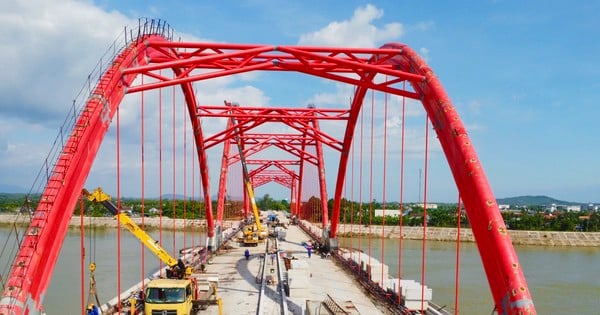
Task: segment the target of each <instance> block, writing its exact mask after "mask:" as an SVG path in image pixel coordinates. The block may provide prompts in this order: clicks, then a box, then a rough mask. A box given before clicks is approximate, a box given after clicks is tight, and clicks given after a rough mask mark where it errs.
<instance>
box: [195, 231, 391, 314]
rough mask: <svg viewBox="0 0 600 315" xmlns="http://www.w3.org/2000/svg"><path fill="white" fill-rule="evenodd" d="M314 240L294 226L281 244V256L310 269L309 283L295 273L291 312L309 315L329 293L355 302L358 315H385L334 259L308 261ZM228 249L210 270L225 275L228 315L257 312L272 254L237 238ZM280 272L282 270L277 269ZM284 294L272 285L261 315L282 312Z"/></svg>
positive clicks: (222, 291)
mask: <svg viewBox="0 0 600 315" xmlns="http://www.w3.org/2000/svg"><path fill="white" fill-rule="evenodd" d="M309 239H310V238H309V236H308V235H307V234H306V233H305V232H304V231H302V230H301V229H300V227H298V226H296V225H290V226H288V229H287V235H286V237H285V240H283V241H280V244H279V246H280V247H279V249H280V253H284V254H280V256H282V255H286V256H288V257H290V256H291V257H293V258H295V260H294V264H295V265H296V266H302V268H304V267H308V268H307V269H306V272H307V273H308V277H307V279H308V281H307V283H304V281H302V280H301V278H302V275H301V276H300V277H299V278H298V279H292V278H291V277H292V276H291V275H290V279H291V280H290V292H289V297H287V304H288V310H289V312H288V314H305V313H304V311H305V309H306V305H307V302H306V301H307V300H310V301H323V300H325V299H326V298H327V295H329V296H331V297H332V298H333V299H334V300H335V301H337V302H338V303H339V304H341V305H344V304H345V302H346V301H352V305H353V306H354V307H355V310H354V311H355V312H354V314H357V312H358V313H359V314H375V315H377V314H383V312H382V311H381V310H380V309H379V308H378V307H377V305H376V302H373V301H371V300H370V299H369V297H368V295H367V294H365V292H364V291H363V290H364V289H363V287H362V286H361V285H360V284H359V283H358V282H357V281H356V280H354V279H353V278H352V277H351V276H350V275H349V274H348V273H347V272H346V271H344V270H343V269H342V268H341V267H340V266H338V265H337V264H336V263H335V261H334V260H333V259H330V258H321V257H320V256H318V255H314V254H313V255H312V257H311V258H309V257H308V254H307V251H306V249H305V248H304V246H303V245H302V243H303V242H306V241H308V240H309ZM225 248H226V249H221V250H220V251H219V252H218V253H217V255H215V256H213V258H212V261H211V263H210V264H209V265H208V266H207V272H211V273H212V272H216V273H218V274H219V278H220V283H219V289H218V296H219V297H220V298H221V299H222V301H223V314H235V315H246V314H248V315H250V314H256V313H257V307H258V296H259V291H260V283H258V282H257V281H256V279H257V276H258V275H259V268H260V259H261V258H260V257H261V254H264V253H265V250H266V248H265V245H264V243H261V244H259V246H257V247H241V246H239V245H238V244H237V243H236V242H235V241H234V240H231V241H230V242H229V243H227V244H226V246H225ZM245 249H249V250H250V253H251V256H250V259H249V260H246V259H245V257H244V250H245ZM266 259H267V261H266V264H267V266H266V267H267V268H266V269H267V272H270V269H271V267H272V266H273V265H271V259H270V257H269V256H267V257H266ZM282 264H283V259H282ZM273 268H275V266H273ZM292 269H293V268H292ZM275 272H277V271H276V269H275ZM298 272H300V273H302V272H303V271H300V269H298ZM278 292H279V291H278V289H277V285H267V286H266V288H265V297H264V299H263V311H262V312H261V314H267V315H270V314H281V311H280V306H279V297H280V296H279V293H278ZM311 307H312V306H311ZM350 308H352V307H349V310H350ZM203 313H204V314H211V315H212V314H215V315H216V314H218V308H217V307H216V306H211V307H209V308H208V310H207V311H205V312H203ZM351 314H352V313H351Z"/></svg>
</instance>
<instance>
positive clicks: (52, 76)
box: [0, 0, 132, 124]
mask: <svg viewBox="0 0 600 315" xmlns="http://www.w3.org/2000/svg"><path fill="white" fill-rule="evenodd" d="M129 24H132V21H131V20H130V19H128V18H126V17H125V16H123V15H121V14H119V13H117V12H111V13H109V12H104V11H102V10H100V9H99V8H97V7H94V6H92V5H91V4H89V3H85V2H76V1H55V0H51V1H3V2H2V4H0V25H2V27H3V32H2V35H0V46H2V47H3V49H2V50H0V68H2V69H3V71H2V72H0V94H1V95H2V103H3V106H2V109H0V111H1V112H2V114H3V115H9V116H13V115H15V116H20V115H23V116H25V117H24V118H23V119H26V120H31V121H36V120H39V121H47V122H48V123H54V124H56V122H57V121H58V120H60V119H58V120H53V119H52V118H55V119H56V118H58V117H61V116H62V115H64V114H65V113H66V112H67V110H68V108H69V105H70V102H71V99H72V98H73V96H74V95H75V93H76V92H77V91H78V90H79V88H80V86H81V85H82V84H83V81H84V79H85V78H86V76H87V74H88V73H89V71H91V69H92V67H93V66H94V64H95V63H96V61H97V60H98V58H99V56H100V53H99V52H103V51H104V50H105V49H106V48H107V46H108V43H111V42H112V40H113V39H114V38H115V37H116V35H117V34H118V32H119V31H121V30H122V29H123V26H124V25H129ZM48 118H50V119H48Z"/></svg>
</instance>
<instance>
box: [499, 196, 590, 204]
mask: <svg viewBox="0 0 600 315" xmlns="http://www.w3.org/2000/svg"><path fill="white" fill-rule="evenodd" d="M496 201H497V202H498V204H502V205H515V206H549V205H552V204H557V205H573V204H581V203H579V202H571V201H564V200H558V199H554V198H551V197H548V196H518V197H510V198H499V199H497V200H496Z"/></svg>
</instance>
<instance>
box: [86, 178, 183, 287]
mask: <svg viewBox="0 0 600 315" xmlns="http://www.w3.org/2000/svg"><path fill="white" fill-rule="evenodd" d="M83 195H84V196H86V198H87V199H88V200H89V201H92V202H96V203H100V204H102V205H103V206H104V207H105V208H106V209H107V210H108V211H110V213H112V215H114V217H115V219H118V220H119V221H120V222H121V225H122V226H124V227H125V228H126V229H127V230H129V232H131V234H133V235H134V236H135V237H136V238H137V239H138V240H140V242H142V244H144V246H146V248H148V249H149V250H150V251H151V252H152V253H154V255H156V256H157V257H158V258H159V259H160V260H161V261H162V262H163V263H165V264H166V265H167V266H169V269H168V270H167V278H171V279H174V278H175V279H183V278H184V277H186V276H189V275H191V274H192V271H193V270H192V267H190V266H186V265H185V264H184V263H183V261H182V260H181V259H175V258H174V257H173V256H171V255H170V254H169V253H168V252H167V251H166V250H165V249H164V248H163V247H162V246H160V244H159V243H158V242H157V241H155V240H154V239H153V238H152V237H151V236H150V235H148V233H146V231H144V230H142V229H141V228H140V227H139V226H138V225H137V224H136V223H135V222H133V220H132V219H131V218H130V217H129V216H128V215H127V214H126V213H125V212H119V209H118V208H117V206H116V205H115V204H114V203H113V202H112V201H111V197H110V195H109V194H107V193H105V192H104V191H102V188H100V187H98V188H96V189H95V190H94V191H93V192H89V191H88V190H86V189H84V190H83Z"/></svg>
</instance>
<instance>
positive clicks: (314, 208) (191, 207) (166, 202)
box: [0, 193, 600, 232]
mask: <svg viewBox="0 0 600 315" xmlns="http://www.w3.org/2000/svg"><path fill="white" fill-rule="evenodd" d="M546 198H547V197H546ZM538 199H539V197H538ZM24 200H25V195H24V194H4V193H0V212H4V213H7V212H13V213H14V212H18V211H29V210H31V209H35V206H34V204H35V203H36V202H37V200H36V198H33V200H32V201H31V205H30V206H29V207H27V206H24V205H26V203H25V202H24ZM538 201H539V200H538ZM121 202H122V204H121V206H122V209H124V210H126V211H131V213H132V214H133V215H134V216H140V215H141V214H142V208H143V209H144V211H143V213H144V215H145V216H158V215H160V214H161V212H162V215H163V216H168V217H171V218H172V217H175V218H183V217H185V218H188V219H198V218H204V217H205V204H204V202H201V201H198V200H171V199H163V200H162V205H161V202H160V201H159V200H156V199H145V200H144V202H143V207H142V200H140V199H123V200H122V201H121ZM256 202H257V206H258V207H259V209H262V210H277V211H289V208H290V204H289V202H288V201H287V200H275V199H273V198H271V196H270V195H269V194H265V195H264V196H263V197H262V198H257V201H256ZM327 204H328V209H329V217H331V210H332V209H333V199H330V200H328V202H327ZM212 208H213V211H216V209H217V202H216V201H213V204H212ZM242 208H243V203H242V202H241V201H231V200H227V201H226V202H225V209H224V212H225V214H224V216H225V218H226V219H234V218H241V215H242V212H241V209H242ZM384 208H385V209H386V210H396V211H398V210H399V209H400V204H399V203H398V202H388V203H385V204H382V203H381V202H378V201H377V200H373V201H372V202H367V203H364V202H363V203H359V202H353V201H349V200H347V199H343V200H342V202H341V209H340V221H341V223H346V224H363V225H383V224H385V225H398V224H400V223H402V225H406V226H422V225H423V223H424V220H426V224H427V226H433V227H456V226H457V224H458V220H459V216H458V215H457V214H458V209H457V205H456V204H438V205H437V208H436V209H427V211H424V209H423V207H422V206H420V205H417V204H405V205H403V210H402V217H399V216H390V215H387V216H385V217H382V216H375V210H377V209H384ZM84 209H85V214H86V215H88V216H110V214H109V213H108V211H107V210H106V209H104V207H102V206H101V205H99V204H92V203H89V202H86V203H85V205H84ZM320 209H321V201H320V199H319V198H317V197H311V198H310V199H309V200H308V201H307V202H305V203H304V204H303V205H302V207H301V213H302V218H303V219H308V220H312V221H319V220H321V217H320V213H321V211H320ZM390 212H391V211H390ZM75 213H79V208H77V209H75ZM502 216H503V218H504V221H505V223H506V226H507V227H508V228H509V229H514V230H538V231H589V232H599V231H600V214H599V213H598V212H595V211H591V210H583V211H581V212H569V211H566V210H564V209H562V210H561V209H559V210H557V211H554V212H550V211H549V210H548V208H547V207H545V206H542V205H530V206H520V207H518V208H515V209H510V210H509V211H504V212H502ZM401 220H402V221H401ZM460 223H461V226H463V227H468V226H469V222H468V218H467V216H466V214H465V211H464V209H463V210H462V211H461V214H460Z"/></svg>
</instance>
